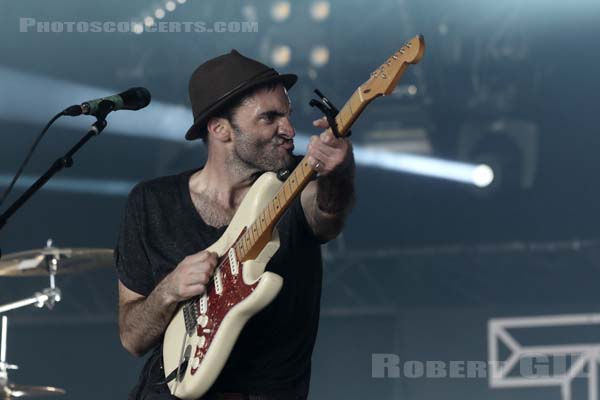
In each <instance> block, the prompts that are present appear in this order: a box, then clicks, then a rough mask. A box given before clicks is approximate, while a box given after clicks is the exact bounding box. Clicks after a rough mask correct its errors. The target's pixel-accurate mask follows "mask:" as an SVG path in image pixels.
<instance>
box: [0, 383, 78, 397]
mask: <svg viewBox="0 0 600 400" xmlns="http://www.w3.org/2000/svg"><path fill="white" fill-rule="evenodd" d="M65 393H67V392H66V391H65V390H64V389H59V388H55V387H52V386H28V385H13V384H9V385H7V386H4V387H0V396H1V398H2V400H10V399H16V398H20V397H46V396H57V395H61V394H65Z"/></svg>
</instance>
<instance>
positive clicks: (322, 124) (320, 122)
mask: <svg viewBox="0 0 600 400" xmlns="http://www.w3.org/2000/svg"><path fill="white" fill-rule="evenodd" d="M313 126H316V127H317V128H322V129H327V128H329V122H328V121H327V118H326V117H321V118H319V119H316V120H314V121H313Z"/></svg>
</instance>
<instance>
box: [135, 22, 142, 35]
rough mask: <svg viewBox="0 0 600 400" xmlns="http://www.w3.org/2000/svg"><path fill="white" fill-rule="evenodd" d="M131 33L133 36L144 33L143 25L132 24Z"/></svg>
mask: <svg viewBox="0 0 600 400" xmlns="http://www.w3.org/2000/svg"><path fill="white" fill-rule="evenodd" d="M132 32H133V33H135V34H138V35H139V34H141V33H143V32H144V25H143V24H141V23H139V22H136V23H134V24H133V27H132Z"/></svg>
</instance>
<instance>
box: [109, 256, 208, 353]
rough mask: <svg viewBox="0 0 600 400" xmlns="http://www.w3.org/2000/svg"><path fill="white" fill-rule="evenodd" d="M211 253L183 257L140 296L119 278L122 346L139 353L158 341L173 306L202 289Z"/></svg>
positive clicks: (199, 292) (173, 310)
mask: <svg viewBox="0 0 600 400" xmlns="http://www.w3.org/2000/svg"><path fill="white" fill-rule="evenodd" d="M216 265H217V256H216V254H215V253H209V252H207V251H201V252H199V253H196V254H193V255H191V256H188V257H186V258H185V259H184V260H183V261H182V262H181V263H179V265H178V266H177V267H176V268H175V269H174V270H173V272H171V273H170V274H169V275H167V276H166V277H165V278H164V279H163V280H162V281H161V282H160V283H159V284H158V285H157V286H156V287H155V288H154V290H153V291H152V293H150V295H149V296H148V297H145V296H142V295H141V294H139V293H136V292H134V291H132V290H130V289H128V288H127V287H126V286H125V285H123V283H121V282H120V281H119V335H120V337H121V343H122V344H123V347H124V348H125V349H126V350H127V351H128V352H130V353H131V354H133V355H135V356H138V357H139V356H142V355H144V354H145V353H146V352H147V351H148V350H150V349H151V348H152V347H154V346H155V345H156V343H158V341H159V340H160V338H161V337H162V335H163V333H164V331H165V329H166V328H167V326H168V325H169V322H170V321H171V318H173V314H174V313H175V310H176V309H177V305H178V304H179V303H180V302H182V301H184V300H187V299H189V298H191V297H194V296H198V295H201V294H202V293H204V291H205V289H206V284H207V283H208V281H209V279H210V276H211V275H212V272H213V271H214V268H215V266H216Z"/></svg>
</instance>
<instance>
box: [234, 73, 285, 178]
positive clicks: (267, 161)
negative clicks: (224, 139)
mask: <svg viewBox="0 0 600 400" xmlns="http://www.w3.org/2000/svg"><path fill="white" fill-rule="evenodd" d="M291 111H292V108H291V103H290V99H289V97H288V95H287V92H286V90H285V88H284V87H283V85H277V87H276V88H275V89H273V90H268V89H261V90H259V91H257V92H256V93H255V94H254V95H253V96H251V97H249V98H248V99H246V100H245V101H244V102H243V103H242V105H241V107H239V108H238V109H236V111H235V113H234V115H233V118H232V127H233V129H234V131H235V132H234V135H233V145H234V153H235V156H236V157H237V158H238V159H239V160H240V161H242V162H243V163H244V164H246V165H247V166H249V167H251V168H253V169H258V170H261V171H277V170H279V169H282V168H289V167H290V166H291V165H292V161H293V156H292V151H293V150H294V141H293V138H294V135H295V132H294V128H293V127H292V124H291V122H290V115H291Z"/></svg>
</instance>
